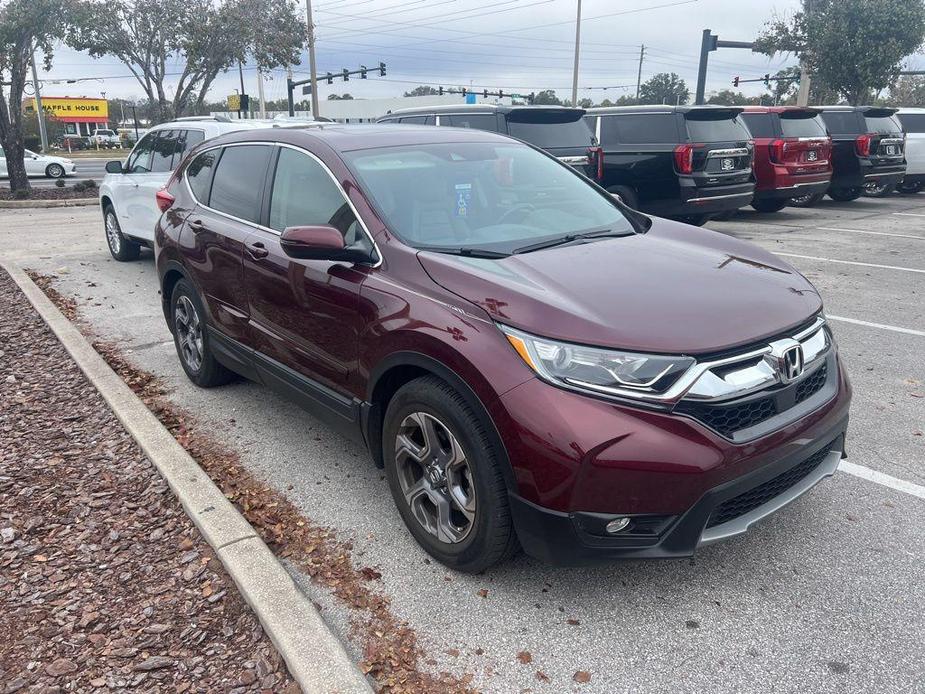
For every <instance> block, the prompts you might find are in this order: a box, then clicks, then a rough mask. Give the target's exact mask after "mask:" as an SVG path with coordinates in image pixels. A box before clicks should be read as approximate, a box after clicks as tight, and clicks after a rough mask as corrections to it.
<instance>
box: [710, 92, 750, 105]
mask: <svg viewBox="0 0 925 694" xmlns="http://www.w3.org/2000/svg"><path fill="white" fill-rule="evenodd" d="M707 103H708V104H717V105H719V106H744V105H745V104H747V103H748V99H746V98H745V94H743V93H742V92H734V91H732V90H731V89H720V90H719V91H718V92H714V93H713V94H711V95H710V98H709V99H707Z"/></svg>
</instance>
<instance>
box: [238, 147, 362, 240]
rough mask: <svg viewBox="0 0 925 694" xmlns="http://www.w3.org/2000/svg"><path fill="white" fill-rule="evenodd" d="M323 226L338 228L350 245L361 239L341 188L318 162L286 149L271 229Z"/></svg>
mask: <svg viewBox="0 0 925 694" xmlns="http://www.w3.org/2000/svg"><path fill="white" fill-rule="evenodd" d="M222 163H223V164H224V159H223V160H222ZM319 224H328V225H331V226H333V227H336V228H337V229H338V230H340V232H341V233H342V234H343V235H344V242H345V243H346V244H347V245H350V244H351V243H354V242H355V241H356V240H357V233H358V230H357V228H356V227H357V220H356V217H355V216H354V215H353V210H351V209H350V205H348V204H347V199H346V198H345V197H344V193H343V191H341V188H340V186H338V185H337V184H336V183H335V182H334V181H333V180H331V177H330V176H329V175H328V173H327V172H326V171H325V170H324V169H323V168H322V167H321V165H320V164H319V163H318V162H316V161H315V160H314V159H312V158H311V157H309V156H308V155H306V154H302V153H300V152H297V151H295V150H293V149H289V148H285V147H284V148H283V149H281V150H280V153H279V161H278V162H277V164H276V176H275V177H274V179H273V192H272V193H271V195H270V228H272V229H276V230H277V231H282V230H283V229H285V228H286V227H292V226H311V225H319Z"/></svg>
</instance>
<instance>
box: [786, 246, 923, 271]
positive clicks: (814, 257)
mask: <svg viewBox="0 0 925 694" xmlns="http://www.w3.org/2000/svg"><path fill="white" fill-rule="evenodd" d="M773 253H774V255H785V256H788V257H790V258H806V259H807V260H821V261H823V262H825V263H841V264H842V265H860V266H862V267H876V268H880V269H881V270H902V271H903V272H918V273H921V274H923V275H925V270H920V269H919V268H914V267H899V266H897V265H878V264H876V263H859V262H857V261H856V260H836V259H835V258H820V257H819V256H818V255H800V254H799V253H783V252H782V251H773Z"/></svg>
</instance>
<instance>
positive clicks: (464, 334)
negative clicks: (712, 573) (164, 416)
mask: <svg viewBox="0 0 925 694" xmlns="http://www.w3.org/2000/svg"><path fill="white" fill-rule="evenodd" d="M741 115H742V111H741V109H727V108H698V107H668V106H665V107H645V108H642V107H640V108H636V109H629V110H611V109H602V110H597V111H594V112H584V111H582V110H580V109H524V108H517V107H505V108H491V107H489V108H484V107H480V108H473V109H465V108H459V109H457V108H455V107H454V108H453V109H444V110H434V111H433V113H402V114H396V115H395V116H394V117H393V120H398V121H399V123H400V125H398V126H390V125H340V124H331V123H323V124H314V125H312V126H311V127H309V126H306V125H302V126H301V127H292V126H291V125H284V126H279V127H277V128H276V129H270V128H269V127H268V125H269V124H267V123H260V122H253V121H236V122H223V121H221V120H218V119H214V118H193V119H184V120H180V121H174V122H172V123H167V124H163V125H161V126H157V127H155V128H153V129H152V130H151V131H150V132H149V133H147V134H146V135H145V137H144V138H142V140H141V141H140V142H139V143H138V145H137V146H136V147H135V149H134V150H133V151H132V153H131V155H130V156H129V158H128V159H127V161H126V162H110V164H109V165H107V171H108V174H107V176H106V179H105V180H104V182H103V184H102V186H101V190H100V196H101V197H100V202H101V206H102V210H103V215H104V219H105V232H106V239H107V243H108V245H109V249H110V251H111V253H112V255H113V256H114V257H115V258H116V259H117V260H129V259H131V258H135V257H137V255H138V251H139V246H140V245H141V244H144V245H151V246H152V247H153V248H154V250H155V260H156V266H157V272H158V277H159V281H160V289H161V300H162V307H163V312H164V317H165V319H166V321H167V325H168V326H169V329H170V331H171V334H172V335H173V339H174V343H175V347H176V351H177V355H178V359H179V362H180V365H181V367H182V369H183V370H184V371H185V373H186V375H187V376H188V378H189V379H190V380H191V381H192V382H193V383H194V384H196V385H197V386H200V387H213V386H219V385H221V384H224V383H227V382H229V381H230V380H232V379H234V378H237V377H245V378H248V379H251V380H253V381H256V382H258V383H261V384H263V385H265V386H267V387H269V388H272V389H274V390H276V391H278V392H279V393H281V394H283V395H285V396H287V397H290V398H292V399H293V400H294V401H295V402H296V403H298V404H299V405H301V406H303V407H305V408H306V409H308V410H310V411H311V412H313V413H314V414H315V415H316V416H318V417H319V418H321V419H323V420H325V421H327V422H329V423H330V424H331V425H332V426H333V427H334V428H335V429H337V430H339V431H341V432H344V433H346V434H348V435H350V436H353V437H355V438H356V439H357V440H359V441H360V442H362V443H363V444H364V445H365V446H366V447H367V448H368V449H369V452H370V455H371V458H372V460H373V462H374V463H375V464H376V465H378V466H380V467H383V468H384V472H385V477H386V479H387V483H388V486H389V489H390V491H391V494H392V496H393V498H394V500H395V504H396V507H397V509H398V513H399V515H400V516H401V518H402V519H403V521H404V523H405V524H406V525H407V527H408V530H409V532H410V533H411V535H412V536H413V537H414V538H415V539H416V540H417V542H418V543H419V544H420V545H421V546H422V547H423V548H424V549H425V550H426V551H427V552H429V553H430V554H431V555H432V556H434V557H435V558H436V559H438V560H439V561H441V562H443V563H444V564H446V565H447V566H450V567H453V568H455V569H457V570H460V571H469V572H478V571H482V570H484V569H486V568H487V567H489V566H491V565H492V564H494V563H496V562H498V561H501V560H503V559H505V558H507V557H510V556H511V555H512V554H513V553H515V552H516V551H517V550H518V548H519V547H522V548H523V549H524V550H526V551H527V552H528V553H530V554H532V555H533V556H536V557H539V558H542V559H544V560H546V561H549V562H552V563H556V564H583V563H589V562H600V561H603V560H612V559H617V558H656V557H664V558H667V557H683V556H689V555H691V554H693V553H694V552H695V551H696V550H697V548H698V547H700V546H702V545H705V544H708V543H711V542H715V541H718V540H722V539H724V538H728V537H731V536H734V535H738V534H740V533H744V532H746V531H747V530H748V529H749V527H750V526H751V525H753V524H754V523H755V522H757V521H759V520H761V519H762V518H764V517H766V516H768V515H770V514H772V513H774V512H776V511H777V510H779V509H780V508H782V507H783V506H785V505H786V504H787V503H789V502H790V501H792V500H793V499H795V498H797V497H798V496H800V495H802V494H803V493H805V492H807V491H808V490H809V489H810V488H811V487H813V486H814V485H815V484H816V483H817V482H819V481H821V480H822V479H824V478H826V477H828V476H830V475H832V474H834V472H835V471H836V469H837V467H838V464H839V460H840V458H841V457H842V456H843V452H844V450H845V436H846V428H847V419H848V407H849V403H850V399H851V387H850V384H849V382H848V379H847V375H846V373H845V371H844V367H843V366H842V363H841V361H840V358H839V356H838V351H837V348H836V346H835V342H834V337H833V335H832V333H831V331H830V330H829V328H828V326H827V324H826V319H825V316H824V314H823V312H822V304H821V301H820V300H819V294H818V293H817V292H816V291H815V290H814V289H813V287H812V285H811V284H810V283H809V281H808V280H806V278H805V277H803V276H802V275H800V274H799V273H798V272H797V271H796V270H794V269H793V268H792V267H791V266H789V265H788V264H787V263H786V262H785V261H782V260H781V259H779V258H777V257H775V256H774V255H772V254H771V253H769V252H767V251H765V250H763V249H761V248H759V247H756V246H753V245H750V244H748V243H746V242H743V241H740V240H737V239H733V238H730V237H727V236H724V235H721V234H716V233H714V232H710V231H705V230H701V229H697V228H694V227H691V226H689V225H685V224H680V223H678V222H674V221H669V220H665V219H660V218H658V217H652V216H647V215H645V214H641V213H640V212H638V211H636V210H633V209H632V207H631V206H636V207H639V208H642V209H643V210H649V211H658V212H660V213H662V214H671V215H673V216H676V217H679V218H681V219H688V220H690V221H694V222H700V221H702V219H703V218H706V217H707V216H709V215H711V214H714V213H717V212H721V211H723V210H727V209H735V207H737V206H740V205H742V204H746V203H748V202H749V201H751V200H755V201H756V202H758V204H764V203H761V202H760V201H762V200H771V201H775V200H777V199H778V198H775V197H774V196H773V194H769V195H768V196H765V195H764V193H772V192H773V190H776V188H781V189H785V190H786V192H788V193H792V191H793V190H794V189H797V190H800V188H799V186H800V185H801V184H807V185H808V186H820V189H821V185H822V184H823V183H827V182H828V178H827V176H828V175H830V172H828V171H826V172H823V171H822V169H821V167H822V164H820V161H828V159H829V158H830V157H829V151H828V150H826V146H828V138H827V137H826V136H824V135H822V134H820V128H821V126H820V125H819V124H818V122H817V121H816V118H817V115H818V114H816V113H803V114H793V115H792V114H789V113H788V114H784V113H777V112H774V111H769V112H767V115H769V118H768V119H765V120H766V121H767V123H766V125H768V126H769V130H768V131H767V137H766V138H765V139H767V140H768V142H764V141H763V140H762V141H760V142H759V144H757V145H756V144H755V141H754V140H755V138H754V137H753V134H752V133H751V132H750V131H749V130H748V128H747V126H746V125H745V121H744V120H743V119H741V118H740V116H741ZM759 115H761V114H759ZM412 118H414V119H418V120H416V121H411V120H410V119H412ZM406 119H409V120H408V121H406ZM791 120H792V121H794V122H789V121H791ZM784 121H787V122H786V123H785V122H784ZM431 125H433V126H437V125H454V126H457V127H455V128H452V129H451V128H440V127H430V126H431ZM460 126H462V127H460ZM254 128H261V129H260V130H254ZM486 130H492V131H495V132H485V131H486ZM509 135H513V136H514V137H515V138H517V139H512V138H511V137H508V136H509ZM520 140H526V141H527V142H529V143H531V144H532V145H534V146H529V145H528V144H526V143H525V142H522V141H520ZM881 144H882V143H881ZM759 148H761V149H762V152H757V151H756V150H757V149H759ZM543 150H546V151H545V152H544V151H543ZM764 150H766V151H764ZM765 154H767V156H766V157H765ZM608 162H609V163H608ZM765 168H771V169H774V171H773V177H774V180H775V181H776V182H777V185H776V187H775V188H771V189H761V188H759V189H758V193H759V197H758V198H755V193H756V187H755V172H759V176H760V171H762V170H764V169H765ZM634 170H635V171H636V172H637V174H638V175H639V176H641V177H645V178H644V179H643V180H644V183H642V184H640V183H639V182H638V179H636V178H633V177H631V176H626V174H627V172H633V171H634ZM810 190H815V188H810ZM768 269H771V270H773V272H768ZM679 287H682V288H683V290H679V289H678V288H679ZM758 304H760V305H761V306H762V310H761V311H757V312H756V311H755V306H756V305H758ZM307 464H310V461H307Z"/></svg>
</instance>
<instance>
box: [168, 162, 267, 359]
mask: <svg viewBox="0 0 925 694" xmlns="http://www.w3.org/2000/svg"><path fill="white" fill-rule="evenodd" d="M272 152H273V147H272V146H271V145H261V144H241V145H228V146H226V147H224V148H215V149H209V150H206V151H205V152H202V153H201V154H199V155H197V156H196V158H195V159H194V160H193V161H192V162H190V164H189V166H187V167H186V169H185V172H184V176H185V178H186V182H187V183H188V185H189V187H190V191H191V192H192V194H193V198H194V199H195V200H196V206H195V207H194V208H193V210H192V211H191V212H190V214H189V216H187V218H186V223H185V225H184V228H183V231H182V233H181V234H180V242H179V245H180V249H181V253H182V254H183V256H184V258H185V260H186V267H187V268H188V269H189V272H190V275H191V279H192V280H193V283H194V284H195V285H196V288H197V289H198V290H199V294H200V296H201V297H202V300H203V302H204V303H205V305H206V310H207V312H208V314H209V317H210V321H209V323H210V325H211V326H212V327H213V328H215V329H216V330H218V331H219V332H220V333H221V334H222V335H224V336H225V337H227V338H230V339H231V340H233V341H234V342H236V343H237V344H238V345H240V346H246V347H250V346H251V339H250V335H251V330H250V327H249V325H248V308H247V293H246V291H245V285H244V266H243V256H244V243H245V242H246V241H247V239H249V238H250V236H251V235H252V233H253V232H254V230H255V229H256V228H257V222H258V220H259V219H260V215H261V205H262V197H263V191H264V187H265V185H266V176H267V169H268V165H269V162H270V155H271V154H272ZM233 347H234V344H232V348H233Z"/></svg>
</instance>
